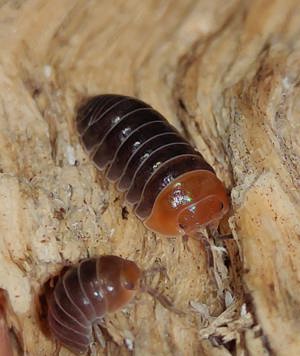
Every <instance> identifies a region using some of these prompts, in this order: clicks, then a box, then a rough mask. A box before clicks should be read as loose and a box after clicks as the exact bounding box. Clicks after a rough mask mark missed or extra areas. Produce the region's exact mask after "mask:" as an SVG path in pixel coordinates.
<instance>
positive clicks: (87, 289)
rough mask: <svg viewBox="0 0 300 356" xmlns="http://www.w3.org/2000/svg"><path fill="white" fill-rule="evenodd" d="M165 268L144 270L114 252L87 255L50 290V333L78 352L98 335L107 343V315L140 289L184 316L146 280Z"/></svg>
mask: <svg viewBox="0 0 300 356" xmlns="http://www.w3.org/2000/svg"><path fill="white" fill-rule="evenodd" d="M163 270H164V269H163V268H162V267H154V268H152V269H150V270H148V271H142V270H141V269H140V268H139V267H138V266H137V265H136V264H135V263H134V262H133V261H130V260H126V259H123V258H121V257H118V256H113V255H103V256H98V257H93V258H87V259H84V260H82V261H80V262H79V263H78V264H75V265H73V266H70V267H68V268H67V269H66V271H65V272H64V273H62V274H61V275H60V276H59V278H58V280H57V282H56V284H55V286H54V288H53V289H52V290H51V291H50V292H49V290H48V292H47V296H46V300H47V305H48V308H47V321H48V327H49V329H50V332H51V333H52V335H53V336H54V338H55V339H56V340H57V341H58V342H59V343H60V344H62V345H64V346H65V347H67V348H68V349H70V350H71V351H73V352H74V353H76V354H82V353H86V352H87V351H88V349H89V348H90V347H91V344H92V342H93V341H94V337H96V339H97V340H98V341H99V343H100V344H102V345H103V346H104V344H105V341H104V340H103V336H102V333H101V329H100V328H99V327H100V326H101V325H102V326H103V321H104V318H105V316H106V314H108V313H113V312H115V311H117V310H119V309H121V308H122V307H124V306H126V305H127V304H128V303H129V302H130V301H131V300H132V299H133V298H134V297H135V295H136V294H137V293H139V292H147V293H149V294H150V295H151V296H152V297H153V298H155V299H156V300H157V301H158V302H160V304H161V305H162V306H164V307H165V308H167V309H169V310H170V311H172V312H174V313H176V314H178V315H181V316H182V315H184V313H183V312H182V311H179V310H177V309H176V308H174V306H173V304H172V303H171V301H170V300H169V299H168V298H166V297H165V296H164V295H163V294H160V293H159V292H158V291H157V290H156V289H152V288H151V287H150V286H149V285H148V284H147V282H146V280H147V276H148V274H150V275H151V274H153V273H154V272H161V271H163ZM46 284H47V283H46Z"/></svg>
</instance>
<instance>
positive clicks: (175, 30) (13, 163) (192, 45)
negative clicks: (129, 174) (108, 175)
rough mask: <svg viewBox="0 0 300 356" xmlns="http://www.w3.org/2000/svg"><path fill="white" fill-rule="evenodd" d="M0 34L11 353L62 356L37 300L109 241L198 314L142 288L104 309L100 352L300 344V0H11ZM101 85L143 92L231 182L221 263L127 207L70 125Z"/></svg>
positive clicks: (2, 206)
mask: <svg viewBox="0 0 300 356" xmlns="http://www.w3.org/2000/svg"><path fill="white" fill-rule="evenodd" d="M0 45H1V52H0V87H1V94H0V98H1V102H0V232H1V239H0V253H1V260H0V287H1V288H3V289H4V290H6V291H7V293H8V297H9V302H10V304H11V308H6V321H7V324H8V326H9V328H10V330H11V334H12V335H11V337H12V344H13V346H14V348H15V354H26V355H34V356H35V355H37V356H39V355H51V354H55V352H56V345H55V343H54V342H53V340H52V339H51V338H49V336H47V335H46V334H45V333H43V331H42V328H41V325H40V320H39V315H38V310H37V300H38V295H39V293H40V291H41V287H42V286H43V284H44V283H45V281H46V280H48V279H49V278H50V277H51V276H53V275H55V274H56V273H58V272H59V271H60V270H61V268H62V267H63V266H64V265H66V264H70V263H74V262H77V261H78V260H79V259H81V258H84V257H86V256H93V255H99V254H104V253H113V254H116V255H120V256H123V257H126V258H130V259H133V260H134V261H136V262H137V263H138V264H139V265H140V266H141V267H142V268H143V269H151V268H152V267H153V266H157V265H160V266H163V267H165V268H166V271H167V273H166V274H162V275H161V276H159V275H158V274H154V275H153V276H152V278H151V282H150V283H151V285H152V286H153V287H154V288H157V289H158V290H159V291H161V292H162V293H163V294H164V295H166V296H167V297H169V298H170V299H172V300H173V302H174V305H175V306H176V308H179V309H180V310H182V311H184V312H185V313H186V315H185V316H183V317H179V316H177V315H175V314H174V313H172V312H170V311H168V310H166V309H164V308H163V307H162V306H161V305H160V304H159V303H157V302H156V301H155V300H153V298H151V297H150V296H148V295H146V294H141V295H139V296H138V298H137V300H136V302H135V303H132V304H131V305H129V306H128V308H126V309H125V310H123V311H120V312H119V313H116V314H114V315H111V316H109V318H108V319H107V333H108V335H107V348H106V349H105V350H103V349H101V348H100V347H99V346H97V345H96V346H95V353H96V354H99V355H102V354H109V355H127V354H131V353H134V354H136V355H151V354H155V355H218V356H219V355H220V356H221V355H222V356H223V355H231V354H232V355H233V354H237V355H245V354H247V353H248V354H249V355H266V354H269V353H273V354H276V355H286V354H287V353H288V354H289V355H299V354H300V337H299V327H300V324H299V320H300V296H299V295H300V294H299V288H300V282H299V281H300V262H299V261H300V242H299V236H300V224H299V221H300V204H299V202H300V194H299V182H300V140H299V137H300V124H299V122H300V121H299V115H300V107H299V102H300V100H299V99H300V90H299V88H300V86H299V83H300V50H299V48H300V5H299V2H298V1H297V0H285V1H283V0H274V1H270V0H253V1H251V2H250V1H246V0H244V1H238V0H229V1H226V2H224V1H222V0H210V1H207V0H201V1H196V0H187V1H185V0H182V1H181V0H180V1H171V0H147V1H143V2H142V1H138V0H130V1H122V0H114V1H109V0H102V1H96V0H88V1H71V0H52V1H45V0H27V1H17V0H10V1H0ZM98 93H120V94H126V95H132V96H137V97H139V98H141V99H143V100H145V101H146V102H149V103H150V104H151V105H153V106H154V107H155V108H156V109H158V110H159V111H160V112H161V113H162V114H163V115H165V116H166V117H167V118H168V120H170V122H172V123H173V124H174V125H175V126H176V127H177V128H178V129H179V130H180V131H181V132H182V133H183V134H184V135H185V136H186V137H187V138H188V139H189V140H190V141H191V142H192V143H193V144H195V145H196V146H197V148H198V149H199V150H200V151H201V152H202V153H203V155H204V156H205V158H206V159H207V160H208V161H209V163H210V164H211V165H212V166H213V167H214V168H215V170H216V172H217V174H218V176H219V177H220V178H221V179H222V180H223V181H224V182H225V184H226V186H227V188H228V189H229V190H231V197H232V212H231V216H230V218H229V225H230V228H231V230H232V232H233V236H234V240H228V241H225V242H224V243H219V246H218V247H215V248H214V249H213V252H214V255H215V263H216V265H215V268H214V272H215V274H212V269H211V268H210V267H209V266H208V265H207V263H206V253H205V249H204V247H203V245H202V244H201V243H199V242H197V241H193V240H189V241H188V244H187V246H186V245H184V244H183V243H182V241H181V240H180V239H166V238H164V237H162V236H156V235H154V234H152V233H150V232H148V231H146V230H145V228H144V227H143V225H142V224H141V223H140V222H139V221H138V220H137V219H136V217H135V216H134V215H133V214H132V212H131V211H130V210H129V215H128V217H125V218H124V216H123V217H122V207H123V203H122V196H121V195H120V194H118V193H117V192H116V191H115V190H114V188H113V187H111V186H109V185H108V184H107V183H106V182H105V181H104V180H103V179H102V177H101V176H100V175H99V174H97V172H96V170H95V168H94V167H93V165H92V164H91V162H90V161H89V160H88V159H87V157H86V155H85V154H84V152H83V150H82V148H81V146H80V144H79V142H78V138H77V136H76V132H75V128H74V125H73V122H74V115H75V112H76V107H77V105H78V103H79V102H80V101H81V100H82V98H84V97H86V96H88V95H93V94H98ZM225 225H226V224H225V223H224V226H225ZM223 229H224V231H227V232H228V227H227V228H226V226H225V227H223ZM226 229H227V230H226ZM224 249H225V252H224ZM212 277H215V278H217V281H216V280H215V278H212ZM232 297H233V300H232ZM16 340H17V342H16ZM20 349H22V350H23V351H18V350H20ZM59 354H60V355H71V353H70V352H69V351H68V350H66V349H64V348H61V349H60V351H59Z"/></svg>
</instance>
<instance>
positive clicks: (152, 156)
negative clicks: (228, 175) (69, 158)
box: [76, 94, 229, 236]
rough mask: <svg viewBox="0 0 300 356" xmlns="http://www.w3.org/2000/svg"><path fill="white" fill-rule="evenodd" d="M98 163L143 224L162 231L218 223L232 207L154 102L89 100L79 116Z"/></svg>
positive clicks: (81, 132) (210, 172)
mask: <svg viewBox="0 0 300 356" xmlns="http://www.w3.org/2000/svg"><path fill="white" fill-rule="evenodd" d="M76 125H77V130H78V133H79V135H80V140H81V142H82V144H83V146H84V148H85V150H86V152H87V153H88V155H89V157H90V158H91V159H92V161H93V162H94V164H95V165H96V167H97V168H98V169H99V170H100V171H103V172H104V174H105V176H106V178H107V179H108V180H109V181H110V182H113V183H114V184H115V185H116V188H117V189H118V190H119V191H121V192H125V200H126V202H127V203H128V204H129V205H131V206H132V207H133V209H134V212H135V214H136V216H137V217H138V218H139V219H140V220H142V221H143V223H144V225H145V226H146V227H147V228H148V229H150V230H152V231H154V232H158V233H160V234H162V235H167V236H176V235H190V234H191V233H193V232H195V231H198V230H199V228H202V227H210V226H214V227H217V226H218V224H219V222H220V220H221V219H222V217H223V216H224V215H225V214H226V213H227V211H228V209H229V200H228V197H227V194H226V190H225V187H224V185H223V183H222V182H221V181H220V180H219V179H218V178H217V176H216V174H215V172H214V170H213V168H212V167H211V166H210V165H209V164H208V163H207V162H206V161H205V159H204V158H203V156H202V155H201V154H200V153H199V152H198V151H197V150H196V149H195V148H194V147H192V145H190V144H189V143H188V142H187V141H186V140H185V139H184V138H183V137H182V135H181V134H180V133H179V132H178V131H177V130H176V129H175V128H174V127H173V126H172V125H171V124H169V123H168V121H167V120H166V119H165V118H164V117H163V116H162V115H161V114H160V113H159V112H157V111H156V110H155V109H153V108H152V107H151V106H150V105H148V104H146V103H144V102H143V101H141V100H138V99H135V98H131V97H128V96H122V95H114V94H105V95H98V96H95V97H92V98H90V99H88V100H87V101H86V102H85V103H84V104H82V105H81V106H80V108H79V110H78V114H77V118H76Z"/></svg>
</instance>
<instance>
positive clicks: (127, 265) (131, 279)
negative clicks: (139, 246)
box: [120, 260, 141, 290]
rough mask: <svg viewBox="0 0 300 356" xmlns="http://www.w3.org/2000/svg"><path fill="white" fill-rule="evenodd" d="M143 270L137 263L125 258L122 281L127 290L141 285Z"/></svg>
mask: <svg viewBox="0 0 300 356" xmlns="http://www.w3.org/2000/svg"><path fill="white" fill-rule="evenodd" d="M140 276H141V271H140V269H139V268H138V267H137V265H136V264H135V263H134V262H132V261H128V260H124V263H123V268H122V271H121V276H120V281H121V284H122V286H123V287H124V288H125V289H127V290H136V289H138V287H139V281H140Z"/></svg>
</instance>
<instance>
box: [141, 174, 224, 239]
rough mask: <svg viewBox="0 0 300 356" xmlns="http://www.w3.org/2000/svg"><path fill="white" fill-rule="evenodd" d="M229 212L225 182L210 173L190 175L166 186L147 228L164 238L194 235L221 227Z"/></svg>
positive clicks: (183, 176)
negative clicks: (197, 232)
mask: <svg viewBox="0 0 300 356" xmlns="http://www.w3.org/2000/svg"><path fill="white" fill-rule="evenodd" d="M228 209H229V201H228V197H227V194H226V190H225V187H224V185H223V183H222V182H221V181H220V180H219V179H218V178H217V176H216V175H215V174H214V173H212V172H210V171H208V170H195V171H191V172H187V173H185V174H183V175H181V176H179V177H178V178H177V179H175V180H174V181H172V183H171V184H169V185H168V186H166V187H165V188H164V189H163V190H162V191H161V192H160V193H159V194H158V196H157V198H156V199H155V203H154V206H153V208H152V211H151V214H150V216H149V217H148V218H147V219H146V220H145V221H144V224H145V226H146V227H147V228H148V229H150V230H152V231H155V232H158V233H160V234H163V235H168V236H176V235H183V234H187V235H190V234H191V233H193V232H194V231H197V230H198V229H199V228H201V227H206V226H208V225H212V224H214V225H218V223H219V221H220V220H221V219H222V217H223V216H224V215H225V214H226V213H227V211H228Z"/></svg>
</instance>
